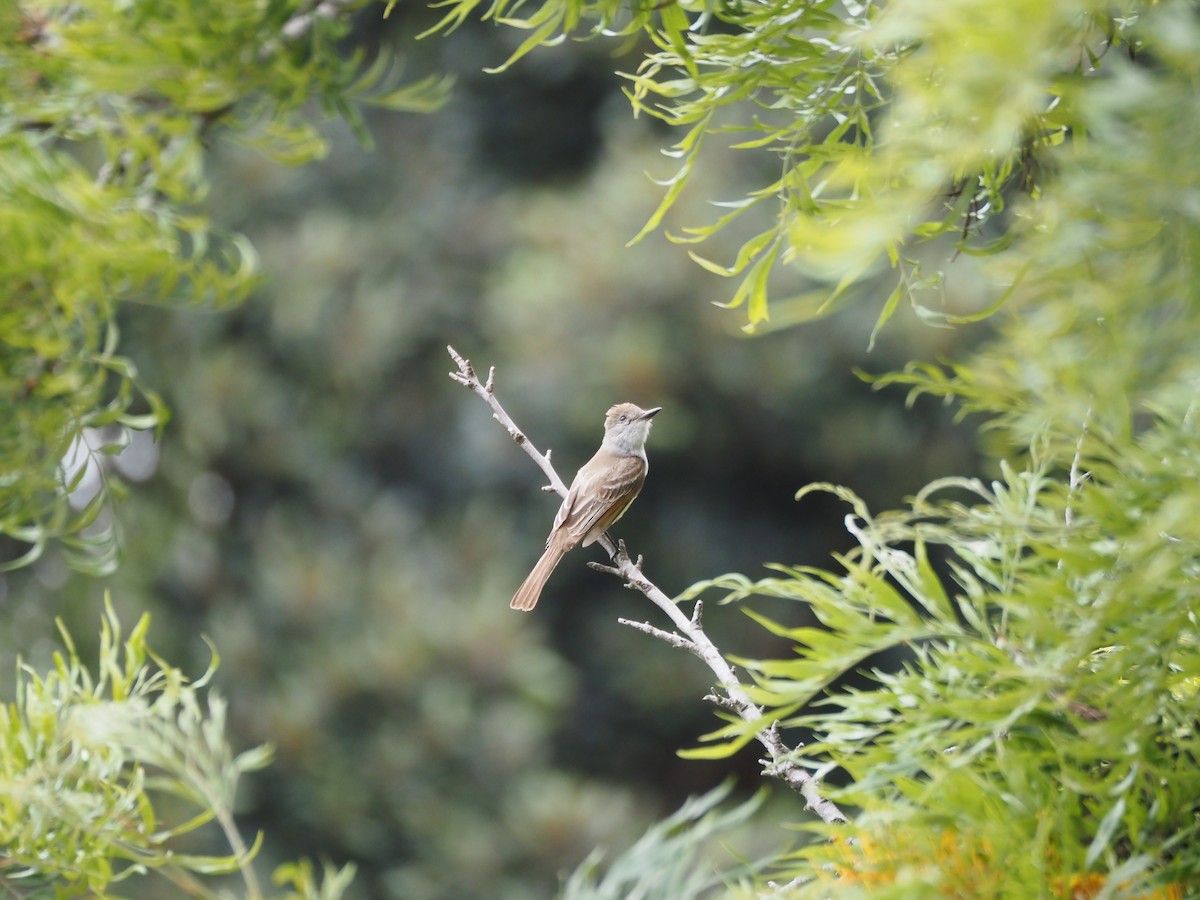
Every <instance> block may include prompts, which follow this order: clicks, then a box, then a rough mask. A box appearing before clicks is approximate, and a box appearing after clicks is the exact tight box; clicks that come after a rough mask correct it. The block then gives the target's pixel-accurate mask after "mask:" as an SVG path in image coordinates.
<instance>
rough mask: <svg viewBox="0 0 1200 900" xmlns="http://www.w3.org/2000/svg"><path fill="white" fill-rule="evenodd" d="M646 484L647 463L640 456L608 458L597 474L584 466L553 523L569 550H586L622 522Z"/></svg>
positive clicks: (596, 471)
mask: <svg viewBox="0 0 1200 900" xmlns="http://www.w3.org/2000/svg"><path fill="white" fill-rule="evenodd" d="M645 481H646V461H645V460H644V459H642V458H641V457H640V456H623V457H617V458H616V459H615V460H614V459H612V458H610V459H608V460H607V461H606V464H605V465H604V466H603V467H601V468H600V469H599V470H591V471H589V466H584V467H583V468H582V469H580V470H579V474H578V475H576V476H575V481H574V482H573V483H572V484H571V490H570V491H569V492H568V494H567V499H566V500H565V501H563V505H562V507H561V508H560V509H559V511H558V516H557V517H556V518H555V520H554V527H555V530H558V528H560V527H562V529H563V532H564V533H563V537H564V538H569V546H571V547H574V546H576V545H577V544H579V543H582V544H583V546H585V547H586V546H588V545H589V544H591V543H592V542H593V541H594V540H596V538H598V537H600V535H601V534H603V533H604V532H605V531H607V530H608V528H609V527H610V526H611V525H612V524H613V523H614V522H616V521H617V519H619V518H621V516H622V515H623V514H624V512H625V510H626V509H628V508H629V504H630V503H632V502H633V498H634V497H636V496H637V495H638V492H639V491H641V489H642V485H643V484H644V483H645Z"/></svg>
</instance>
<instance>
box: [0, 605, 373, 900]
mask: <svg viewBox="0 0 1200 900" xmlns="http://www.w3.org/2000/svg"><path fill="white" fill-rule="evenodd" d="M149 625H150V620H149V617H148V616H143V617H142V619H141V620H140V621H139V622H138V624H137V625H136V627H135V628H134V629H133V631H132V632H131V633H130V635H129V637H128V638H125V639H124V640H122V635H121V630H120V623H119V622H118V621H117V617H116V615H115V613H114V612H113V610H112V607H111V606H109V607H108V608H107V614H106V617H105V619H104V622H103V624H102V628H101V633H100V651H99V653H100V658H99V661H98V665H97V667H96V669H95V672H94V673H93V671H92V670H91V669H89V668H88V667H86V666H85V665H84V664H83V662H82V661H81V660H80V658H79V655H78V653H77V652H76V650H75V646H74V644H73V642H72V640H71V638H70V636H69V635H68V634H67V632H66V630H65V629H64V630H63V631H62V637H63V641H64V643H65V645H66V652H65V653H56V654H55V657H54V666H53V668H52V669H51V670H50V672H49V673H48V674H47V675H39V674H38V673H37V672H35V671H34V670H33V669H31V668H30V667H29V666H27V665H21V666H19V668H18V672H17V683H16V700H15V702H13V703H6V704H4V705H3V706H0V788H2V790H0V797H3V802H2V803H0V848H2V849H0V856H2V858H3V867H2V868H0V886H2V887H3V890H4V893H5V894H7V895H10V896H18V897H51V896H53V897H62V896H82V895H84V894H87V895H89V896H99V897H104V896H110V894H111V892H112V891H113V890H116V889H118V888H117V886H118V885H123V884H124V887H123V888H122V889H127V887H128V883H129V882H130V881H131V880H136V879H138V878H140V877H142V876H146V875H147V874H149V873H154V874H156V875H159V876H162V877H164V878H166V879H168V880H169V881H170V882H171V883H173V884H174V885H175V886H176V887H177V888H178V889H179V890H180V891H183V892H186V893H188V894H189V895H193V896H215V891H214V890H213V889H212V888H211V887H208V886H207V882H208V881H209V880H210V879H211V878H212V876H216V875H223V874H228V873H240V875H241V877H242V880H243V891H244V892H245V895H246V896H248V897H261V896H263V895H262V892H261V889H260V886H259V884H258V880H257V877H256V876H255V873H254V869H253V868H252V867H251V860H252V859H253V858H254V856H255V854H256V852H257V849H258V842H257V841H256V842H255V844H254V845H253V846H247V845H246V843H245V841H244V840H243V839H242V837H241V835H240V834H239V832H238V830H237V828H236V826H235V825H234V822H233V800H234V794H235V791H236V787H237V781H238V778H239V777H240V776H241V775H242V774H243V773H245V772H250V771H254V770H255V769H259V768H262V767H263V766H264V765H266V764H267V762H268V761H269V758H270V752H269V750H268V749H267V748H266V747H258V748H256V749H253V750H250V751H247V752H245V753H241V754H238V755H236V756H235V755H234V754H233V753H232V751H231V750H230V747H229V744H228V742H227V741H226V739H225V711H226V705H225V702H224V700H223V699H222V698H221V697H220V696H219V695H217V694H216V693H214V692H212V691H209V690H207V686H208V681H209V680H210V678H211V676H212V673H213V671H215V667H216V662H217V660H216V658H215V657H214V659H213V665H212V667H211V668H210V669H209V671H208V672H206V673H205V674H204V675H203V676H202V677H201V678H199V679H197V680H195V681H189V680H188V679H187V678H186V677H185V676H184V674H183V673H182V672H181V671H179V670H178V669H175V668H173V667H171V666H169V665H167V664H166V663H164V662H162V661H161V660H160V659H158V657H157V656H156V655H155V654H154V652H153V651H152V650H151V649H150V647H149V646H148V644H147V643H146V633H147V631H148V629H149ZM210 823H215V825H216V826H217V827H219V829H220V830H221V831H222V832H223V833H224V835H225V838H226V840H227V843H228V849H229V852H228V853H227V854H225V855H211V854H204V853H194V852H187V850H186V849H184V848H186V846H187V843H186V838H187V837H188V836H189V835H192V834H193V833H195V832H197V831H198V830H201V829H203V827H204V826H206V825H210ZM351 875H352V870H351V869H349V868H347V869H344V870H340V871H327V872H326V874H325V878H324V879H323V880H322V879H317V878H315V877H314V875H313V872H312V869H311V866H308V865H307V864H304V863H300V864H292V865H288V866H283V867H280V869H279V870H278V872H277V873H276V881H277V883H278V884H280V885H283V886H289V887H290V888H292V889H293V890H289V891H288V892H287V893H286V895H285V894H280V895H279V896H280V897H284V896H286V897H289V898H299V897H312V898H317V897H321V898H329V900H334V898H336V897H339V896H341V893H342V891H343V890H344V888H345V886H346V885H347V884H348V883H349V879H350V877H351Z"/></svg>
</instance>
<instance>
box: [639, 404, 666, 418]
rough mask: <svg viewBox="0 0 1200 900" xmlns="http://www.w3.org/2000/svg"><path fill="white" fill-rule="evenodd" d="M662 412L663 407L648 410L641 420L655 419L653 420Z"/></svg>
mask: <svg viewBox="0 0 1200 900" xmlns="http://www.w3.org/2000/svg"><path fill="white" fill-rule="evenodd" d="M660 412H662V407H661V406H656V407H654V409H648V410H646V411H645V412H644V413H642V415H641V418H643V419H653V418H654V417H655V416H657V415H658V414H659V413H660Z"/></svg>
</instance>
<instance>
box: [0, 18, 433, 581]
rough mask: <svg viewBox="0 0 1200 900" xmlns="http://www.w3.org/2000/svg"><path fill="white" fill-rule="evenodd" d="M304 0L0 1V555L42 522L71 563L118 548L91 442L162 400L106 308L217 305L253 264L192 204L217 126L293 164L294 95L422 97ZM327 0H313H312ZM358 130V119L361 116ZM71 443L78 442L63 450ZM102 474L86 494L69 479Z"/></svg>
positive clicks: (314, 145) (107, 469)
mask: <svg viewBox="0 0 1200 900" xmlns="http://www.w3.org/2000/svg"><path fill="white" fill-rule="evenodd" d="M357 5H361V3H360V2H343V3H335V4H333V6H332V9H333V10H334V11H337V12H338V13H339V14H338V15H333V16H331V15H329V14H328V11H326V12H323V13H322V14H317V11H315V10H314V9H312V8H311V7H312V4H309V3H307V2H303V0H288V2H280V3H271V4H265V5H264V4H262V3H258V2H256V0H238V2H232V3H223V4H220V5H214V4H211V3H205V2H196V0H141V2H137V3H115V4H114V3H109V2H100V0H96V2H83V3H72V4H61V3H53V2H43V0H21V2H17V3H10V4H5V6H4V8H3V10H2V11H0V96H3V98H4V102H3V104H2V105H0V223H2V225H0V228H2V230H3V234H4V242H5V251H6V252H5V253H4V258H3V260H2V261H0V289H2V290H3V293H4V296H5V298H6V299H5V303H4V307H3V310H2V311H0V411H2V412H0V455H2V456H3V459H4V470H3V472H0V535H4V536H7V537H8V538H10V539H12V541H13V542H15V543H10V545H9V548H8V553H7V555H6V557H5V558H4V560H3V563H2V564H3V565H4V566H6V567H11V566H14V565H22V564H25V563H28V562H29V561H31V560H32V559H34V558H36V557H37V556H38V555H40V554H41V553H42V552H43V550H44V549H45V547H46V546H47V543H48V542H49V541H51V540H54V539H62V540H63V541H65V543H66V546H67V548H68V550H70V551H72V552H73V560H74V562H75V563H76V564H78V565H81V566H84V567H90V568H92V569H94V570H103V569H107V568H111V566H112V565H113V564H114V562H115V557H114V550H115V535H114V530H113V521H112V518H111V516H110V515H108V514H107V510H106V508H107V506H108V504H109V502H110V501H111V500H112V499H113V497H114V496H116V495H117V494H118V493H119V485H118V483H117V481H116V475H115V473H114V472H113V470H112V467H111V465H109V464H108V463H107V461H106V459H105V458H106V457H111V456H112V455H114V454H116V453H117V452H119V451H120V449H121V447H122V446H123V443H124V440H125V436H126V435H127V430H128V429H147V428H156V427H161V426H162V425H163V423H164V422H165V421H166V417H167V412H166V409H165V408H164V406H163V405H162V403H161V402H160V401H159V399H158V397H157V395H156V393H155V392H154V391H153V389H152V388H150V387H148V386H146V385H144V384H142V383H141V381H140V379H139V378H138V373H137V369H136V367H135V365H134V364H133V363H132V362H131V361H130V360H128V359H126V358H124V357H122V356H121V355H119V353H118V339H117V338H118V333H117V327H116V315H117V313H118V311H119V309H120V307H121V306H122V305H124V304H127V303H130V302H137V303H189V304H206V305H213V306H220V305H225V304H229V303H235V302H237V301H238V300H240V299H242V298H243V297H245V296H246V294H247V293H248V292H249V291H250V290H251V288H252V287H253V286H254V284H255V283H256V277H257V276H256V258H255V255H254V252H253V249H252V248H251V247H250V245H249V244H248V243H247V242H246V240H245V239H243V238H242V237H240V236H239V235H236V234H229V233H227V232H225V231H223V230H222V229H221V228H219V227H217V226H215V225H213V224H212V223H211V222H209V221H208V219H207V218H206V217H205V216H204V215H202V214H201V213H199V212H198V211H197V209H196V205H197V203H198V202H199V201H201V200H202V199H203V197H204V195H205V192H206V190H207V180H206V175H205V171H204V160H205V152H206V149H207V142H208V141H209V139H210V138H211V136H212V135H213V134H214V133H215V131H216V130H217V126H218V125H219V126H220V127H221V130H224V131H227V132H228V133H229V134H230V135H231V136H233V137H235V138H236V139H238V140H241V141H246V142H249V143H251V144H253V145H254V146H256V147H258V148H260V149H262V150H263V151H264V152H266V153H268V154H269V155H271V156H273V157H274V158H276V159H279V160H282V161H285V162H288V163H292V164H299V163H303V162H307V161H309V160H312V159H315V158H318V157H320V156H321V155H322V154H323V152H324V141H323V139H322V137H321V136H320V133H319V131H318V130H317V127H316V126H315V125H314V124H312V123H311V122H310V121H309V117H310V116H309V112H308V110H307V109H306V105H307V104H308V103H309V102H310V101H311V100H313V99H316V100H319V101H320V102H321V103H322V104H323V105H324V107H325V109H326V110H327V111H328V112H331V113H337V114H339V115H342V116H344V117H346V118H347V119H349V120H350V122H351V123H352V124H353V125H358V118H357V113H356V112H355V109H354V107H353V106H352V102H354V101H356V100H357V101H366V102H374V103H382V104H385V105H388V106H392V107H394V108H410V109H428V108H430V107H431V105H435V104H436V103H437V101H438V100H439V99H440V97H441V96H442V87H443V85H442V84H441V83H440V82H435V81H425V82H420V83H417V84H414V85H411V86H408V87H406V88H400V89H391V88H389V87H388V85H386V83H385V82H386V81H387V80H388V79H389V78H390V64H389V60H388V59H387V58H386V57H380V58H379V59H378V60H377V61H376V62H375V64H373V65H372V66H370V67H368V68H366V69H365V70H364V68H363V65H362V60H361V59H360V58H359V57H357V56H351V57H350V58H347V57H346V55H345V54H344V53H343V52H341V51H339V50H338V47H337V43H338V41H339V40H340V39H342V38H343V37H344V36H345V35H346V33H347V31H348V24H347V21H346V16H345V14H344V12H345V9H348V8H350V7H352V6H357ZM325 6H329V4H326V5H325ZM359 131H360V132H361V127H359ZM71 454H74V455H76V456H79V457H82V458H84V459H85V460H86V461H85V462H82V463H80V464H78V465H74V466H67V465H64V464H63V460H64V458H66V457H68V456H69V455H71ZM97 472H98V473H100V474H101V487H100V489H99V490H97V491H95V492H93V493H92V494H91V496H90V497H89V496H87V495H85V494H83V493H78V494H76V495H75V496H74V497H72V496H71V495H72V493H73V492H74V491H75V490H76V488H78V487H79V484H80V481H81V479H83V478H84V476H85V475H88V474H95V473H97Z"/></svg>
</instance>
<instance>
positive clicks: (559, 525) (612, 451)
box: [509, 403, 662, 611]
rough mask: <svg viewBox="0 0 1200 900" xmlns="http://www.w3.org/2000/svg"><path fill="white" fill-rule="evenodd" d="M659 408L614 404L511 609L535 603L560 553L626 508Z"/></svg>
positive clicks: (640, 476) (585, 541) (638, 483)
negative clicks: (596, 445)
mask: <svg viewBox="0 0 1200 900" xmlns="http://www.w3.org/2000/svg"><path fill="white" fill-rule="evenodd" d="M661 410H662V407H661V406H656V407H654V408H653V409H641V408H639V407H637V406H634V405H633V404H632V403H618V404H617V405H616V406H614V407H613V408H612V409H610V410H609V411H608V413H607V414H606V415H605V417H604V441H603V442H602V443H601V444H600V449H599V450H597V451H596V455H595V456H593V457H592V458H591V459H590V460H588V461H587V462H586V463H585V464H584V465H583V467H582V468H581V469H580V470H579V471H578V472H576V473H575V480H574V481H572V482H571V488H570V490H569V491H567V497H566V499H565V500H563V502H562V506H560V507H559V508H558V515H556V516H555V517H554V526H553V527H552V528H551V529H550V537H549V538H547V539H546V552H545V553H543V554H542V558H541V559H539V560H538V561H537V563H536V564H535V565H534V567H533V571H532V572H530V573H529V577H528V578H526V579H525V582H524V583H523V584H522V585H521V586H520V587H519V588H518V589H517V592H516V594H514V595H513V598H512V603H511V604H509V605H510V606H511V607H512V608H513V609H521V610H526V611H528V610H531V609H533V608H534V606H536V605H537V602H538V597H539V596H541V593H542V587H543V586H544V585H545V584H546V579H547V578H549V577H550V573H551V572H553V571H554V568H555V567H556V566H557V565H558V563H559V561H560V560H561V559H562V558H563V556H564V555H565V554H566V553H567V552H568V551H571V550H574V549H575V548H576V547H578V546H579V545H580V544H582V545H583V546H584V547H587V546H588V545H590V544H592V543H594V542H595V541H596V540H597V539H598V538H599V537H600V536H601V535H602V534H604V532H605V531H607V530H608V529H609V527H611V526H612V525H613V524H615V523H616V521H617V520H618V519H620V518H621V516H623V515H624V514H625V510H627V509H629V504H631V503H632V502H633V500H634V498H635V497H636V496H637V495H638V492H639V491H640V490H641V489H642V485H643V484H645V483H646V471H647V469H648V468H649V464H648V463H647V461H646V438H647V437H648V436H649V435H650V426H651V425H652V424H653V419H654V417H655V416H656V415H657V414H658V413H659V411H661Z"/></svg>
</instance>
